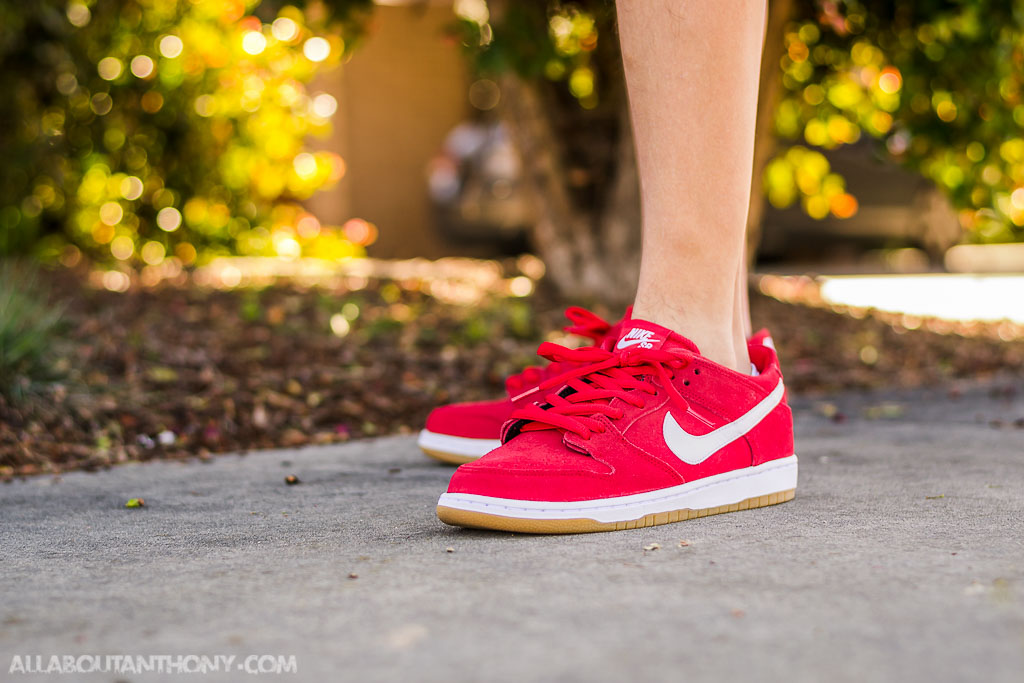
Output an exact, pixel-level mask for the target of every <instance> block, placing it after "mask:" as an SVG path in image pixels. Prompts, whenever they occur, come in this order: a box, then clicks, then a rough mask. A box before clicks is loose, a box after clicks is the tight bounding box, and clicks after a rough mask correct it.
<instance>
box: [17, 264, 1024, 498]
mask: <svg viewBox="0 0 1024 683" xmlns="http://www.w3.org/2000/svg"><path fill="white" fill-rule="evenodd" d="M54 288H55V290H56V295H57V296H58V298H60V299H63V300H65V301H66V302H67V306H68V312H67V330H66V340H65V346H66V348H63V349H62V355H63V356H64V358H65V359H66V360H65V363H66V365H67V366H68V368H69V370H68V373H67V376H66V378H65V379H64V380H63V381H62V382H61V383H60V384H57V385H53V386H48V387H44V388H42V389H40V390H39V391H38V393H36V394H35V395H34V396H32V397H31V398H29V399H28V400H27V401H24V402H22V403H19V404H18V405H11V404H9V403H7V402H5V401H4V399H2V398H0V479H7V480H9V479H11V478H12V477H15V476H23V475H30V474H38V473H43V472H60V471H66V470H71V469H96V468H101V467H106V466H109V465H111V464H114V463H119V462H125V461H132V460H149V459H153V458H186V457H196V456H198V457H200V458H208V457H210V456H211V454H213V453H217V452H224V451H236V452H237V451H245V450H248V449H254V448H269V447H275V446H300V445H305V444H324V443H334V442H340V441H346V440H349V439H354V438H361V437H368V436H378V435H382V434H393V433H410V432H413V431H415V430H417V429H419V428H420V426H421V425H422V424H423V420H424V418H425V417H426V415H427V413H428V412H429V411H430V409H431V408H433V407H434V406H436V405H438V404H440V403H445V402H448V401H456V400H472V399H480V398H488V397H494V396H497V395H500V394H501V393H502V391H503V381H504V377H505V376H506V375H507V374H509V373H511V372H514V371H517V370H518V369H520V368H521V367H522V366H523V365H524V364H526V363H529V362H536V357H535V356H534V355H533V352H534V350H535V349H536V346H537V343H538V342H539V341H540V340H542V339H544V338H545V337H546V335H547V334H548V333H550V332H551V331H552V330H557V329H558V328H559V327H560V326H561V325H562V324H563V321H562V319H561V310H562V306H561V303H560V302H558V301H557V300H556V299H555V297H553V296H551V295H550V294H549V293H545V292H544V291H543V289H542V290H541V291H540V293H536V294H533V295H531V296H530V297H526V298H499V297H492V298H490V299H488V300H485V301H484V303H482V304H479V305H475V306H463V305H455V304H450V303H444V302H442V301H440V300H438V299H436V298H434V297H433V296H431V295H430V294H429V288H428V287H426V286H419V285H417V283H416V282H409V281H402V282H398V281H393V280H386V279H370V280H368V281H367V282H366V283H365V287H362V288H360V289H352V288H349V287H345V286H343V285H339V286H336V287H334V288H324V287H319V288H317V287H312V288H310V287H302V286H299V285H297V284H294V283H293V284H277V285H274V286H271V287H266V288H263V289H234V290H226V291H222V290H215V289H203V288H200V287H196V286H188V287H174V286H161V287H157V288H152V289H145V288H138V289H132V290H129V291H128V292H126V293H123V294H122V293H114V292H108V291H105V290H102V289H92V288H89V287H87V286H85V285H84V284H83V282H82V281H81V280H80V279H75V278H71V277H68V276H67V275H66V274H65V275H62V276H59V277H55V278H54ZM753 296H754V299H753V301H752V307H753V317H754V320H755V324H756V325H757V326H767V327H769V328H770V329H771V330H772V332H773V335H774V337H775V340H776V344H777V346H778V348H779V353H780V356H781V358H782V362H783V366H784V369H785V370H786V378H787V386H788V387H789V390H790V392H791V393H795V394H805V395H806V394H809V393H825V392H832V391H837V390H843V389H852V388H875V387H885V386H903V387H906V386H919V385H937V386H942V387H944V388H945V387H949V386H951V385H950V384H948V383H949V382H950V380H957V379H965V378H981V377H986V376H991V375H993V374H996V373H999V372H1006V371H1007V369H1010V371H1013V372H1019V371H1020V368H1021V367H1024V342H1022V341H1012V342H1006V341H1000V340H999V339H997V338H987V337H984V336H982V337H975V338H965V337H961V336H957V335H943V334H936V333H934V332H930V331H927V330H925V329H917V330H907V329H903V328H901V327H900V326H899V325H898V324H894V323H893V321H892V320H883V319H881V318H880V317H876V316H872V315H867V316H866V317H864V318H863V319H857V318H855V317H853V316H850V315H842V314H838V313H835V312H832V311H829V310H824V309H821V308H813V307H807V306H801V305H793V304H784V303H781V302H779V301H776V300H774V299H769V298H767V297H764V296H762V295H757V294H755V295H753ZM605 313H607V311H605ZM860 315H862V314H860ZM332 322H333V329H332ZM1018 376H1019V375H1018ZM1011 386H1012V385H1011Z"/></svg>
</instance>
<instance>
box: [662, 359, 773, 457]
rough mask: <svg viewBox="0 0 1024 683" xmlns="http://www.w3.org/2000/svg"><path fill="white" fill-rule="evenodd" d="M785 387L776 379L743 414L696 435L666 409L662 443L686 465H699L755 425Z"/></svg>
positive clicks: (768, 410)
mask: <svg viewBox="0 0 1024 683" xmlns="http://www.w3.org/2000/svg"><path fill="white" fill-rule="evenodd" d="M785 391H786V389H785V387H783V386H782V380H781V379H780V380H779V383H778V384H777V385H776V386H775V388H774V389H772V392H771V393H770V394H768V395H767V396H765V397H764V398H763V399H762V400H761V402H760V403H758V404H757V405H756V406H754V407H753V408H751V409H750V410H749V411H747V412H746V413H745V414H744V415H742V416H741V417H739V418H737V419H735V420H733V421H732V422H730V423H729V424H727V425H722V426H721V427H719V428H718V429H715V430H713V431H710V432H708V433H707V434H701V435H699V436H698V435H695V434H690V433H689V432H687V431H686V430H685V429H683V428H682V427H680V426H679V423H678V422H676V419H675V418H674V417H672V413H670V412H667V413H665V422H664V424H663V425H662V429H661V432H662V436H664V438H665V445H666V446H668V449H669V450H670V451H672V452H673V453H674V454H675V456H676V457H677V458H679V459H680V460H682V461H683V462H685V463H687V464H688V465H699V464H701V463H702V462H704V461H705V460H707V459H708V458H710V457H711V456H712V455H714V454H715V453H717V452H718V451H720V450H721V449H723V448H725V447H726V446H728V445H729V444H731V443H732V442H733V441H735V440H736V439H738V438H740V437H741V436H743V435H744V434H746V433H747V432H749V431H750V430H751V429H753V428H754V427H756V426H757V425H758V424H759V423H760V422H761V420H763V419H764V418H766V417H767V416H768V414H769V413H770V412H772V411H773V410H774V409H775V406H777V405H779V403H780V402H781V401H782V395H783V393H785Z"/></svg>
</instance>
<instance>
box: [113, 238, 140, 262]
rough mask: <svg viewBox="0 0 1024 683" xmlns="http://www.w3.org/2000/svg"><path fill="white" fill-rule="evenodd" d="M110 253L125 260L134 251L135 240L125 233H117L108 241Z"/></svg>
mask: <svg viewBox="0 0 1024 683" xmlns="http://www.w3.org/2000/svg"><path fill="white" fill-rule="evenodd" d="M110 253H111V254H113V256H114V258H116V259H117V260H119V261H126V260H128V259H130V258H131V257H132V254H134V253H135V242H133V241H132V238H131V237H128V236H127V235H119V236H117V237H115V238H114V240H113V241H112V242H111V243H110Z"/></svg>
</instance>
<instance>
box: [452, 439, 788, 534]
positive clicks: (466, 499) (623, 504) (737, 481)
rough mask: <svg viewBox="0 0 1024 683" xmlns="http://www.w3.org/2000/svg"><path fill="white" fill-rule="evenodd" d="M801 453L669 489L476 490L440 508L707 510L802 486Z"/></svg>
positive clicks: (545, 514)
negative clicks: (524, 494) (624, 492)
mask: <svg viewBox="0 0 1024 683" xmlns="http://www.w3.org/2000/svg"><path fill="white" fill-rule="evenodd" d="M796 479H797V461H796V456H795V455H791V456H789V457H788V458H779V459H777V460H770V461H768V462H766V463H763V464H761V465H757V466H754V467H744V468H743V469H739V470H732V471H731V472H723V473H721V474H715V475H712V476H710V477H705V478H703V479H698V480H696V481H691V482H687V483H686V484H680V485H679V486H673V487H671V488H667V489H659V490H657V491H649V492H647V493H637V494H633V495H630V496H618V497H616V498H601V499H598V500H578V501H570V502H565V503H560V502H552V501H535V500H516V499H511V498H493V497H491V496H480V495H476V494H473V493H443V494H441V498H440V500H438V501H437V504H438V505H439V506H444V507H448V508H454V509H456V510H466V511H467V512H481V513H484V514H489V515H498V516H501V517H516V518H519V519H581V518H582V519H593V520H595V521H597V522H628V521H630V520H634V519H640V518H641V517H643V516H645V515H650V514H656V513H659V512H672V511H675V510H703V509H705V508H712V507H719V506H721V505H733V504H735V503H740V502H743V501H744V500H747V499H748V498H754V497H757V496H766V495H770V494H772V493H781V492H783V491H789V490H790V489H795V488H796Z"/></svg>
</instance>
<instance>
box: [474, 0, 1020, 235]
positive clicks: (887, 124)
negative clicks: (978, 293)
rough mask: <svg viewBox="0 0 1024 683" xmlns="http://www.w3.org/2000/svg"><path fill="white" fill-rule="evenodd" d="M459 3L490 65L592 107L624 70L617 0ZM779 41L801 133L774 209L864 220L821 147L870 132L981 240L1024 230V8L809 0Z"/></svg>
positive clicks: (784, 153)
mask: <svg viewBox="0 0 1024 683" xmlns="http://www.w3.org/2000/svg"><path fill="white" fill-rule="evenodd" d="M456 5H457V7H458V6H460V5H462V6H464V11H462V12H461V13H460V16H461V23H460V26H461V27H462V32H461V35H462V40H463V43H464V44H465V45H466V47H467V49H468V51H469V52H470V54H471V55H472V57H473V61H474V64H475V65H476V67H477V68H478V69H479V70H480V71H481V72H483V73H489V72H491V73H493V72H496V71H501V70H513V71H515V72H516V73H518V74H519V75H521V76H523V77H524V78H532V79H549V80H553V81H564V82H565V83H566V85H567V89H568V90H569V92H571V93H572V94H573V95H574V96H575V97H576V98H577V99H578V101H579V103H580V104H581V105H583V106H584V107H592V106H594V105H595V103H596V102H597V101H598V96H602V97H607V96H608V95H607V94H606V93H607V90H608V87H607V86H608V84H609V83H611V82H613V81H614V79H615V77H616V76H617V75H618V74H616V73H614V71H615V70H616V69H618V65H617V62H616V60H612V59H606V58H600V59H599V58H597V55H598V53H600V52H602V51H607V50H608V49H610V48H609V46H611V49H614V48H615V43H616V41H615V40H614V39H610V38H611V37H612V36H613V35H614V32H613V29H612V26H613V14H614V7H613V4H612V3H611V2H605V1H603V0H581V1H580V2H560V1H558V0H549V1H548V2H545V3H514V2H506V1H502V0H491V2H490V3H487V4H485V3H483V2H482V0H462V1H460V2H457V3H456ZM481 5H483V7H484V9H483V10H481V9H480V7H481ZM488 6H489V7H490V8H491V10H490V11H487V7H488ZM492 15H493V16H492ZM598 36H600V40H599V39H598ZM768 40H784V41H785V47H786V54H785V56H784V57H783V59H782V61H781V64H780V68H781V69H782V71H783V75H782V77H783V84H784V88H785V96H784V97H783V99H782V102H781V104H780V105H779V108H778V110H777V115H776V125H777V131H778V133H779V134H780V136H781V137H782V138H784V139H787V140H790V141H793V142H794V143H795V142H796V141H797V140H799V143H798V144H792V145H791V146H787V147H784V148H783V149H782V150H781V151H780V153H779V154H778V156H777V157H776V158H775V159H774V160H773V161H772V162H771V163H770V164H769V165H768V167H767V168H766V169H765V180H766V182H765V190H766V192H767V194H768V199H769V201H771V202H772V204H774V205H776V206H780V207H782V206H789V205H791V204H793V203H795V202H800V204H801V206H802V207H803V209H804V210H805V211H806V212H807V213H808V214H809V215H810V216H812V217H815V218H824V217H825V216H827V215H829V214H831V215H834V216H837V217H840V218H845V217H848V216H851V215H853V214H854V213H855V212H856V211H857V208H858V207H857V200H856V199H855V198H854V197H853V196H851V195H850V194H849V193H848V192H847V191H846V184H845V181H844V179H843V178H842V177H841V176H839V175H838V174H836V173H834V172H832V170H831V168H830V167H829V163H828V160H827V159H826V157H825V156H824V155H823V154H822V153H821V151H820V150H828V149H832V148H835V147H837V146H839V145H844V144H850V143H853V142H856V141H858V140H859V139H861V137H862V135H863V134H867V135H868V136H870V137H872V138H877V139H878V140H880V141H881V143H882V144H881V145H879V151H880V153H881V154H883V155H885V156H887V157H888V158H890V159H892V160H895V161H896V162H898V163H901V164H904V165H905V166H907V167H908V168H911V169H913V170H915V171H917V172H919V173H921V174H923V175H924V176H926V177H928V178H930V179H932V180H933V181H934V182H935V183H936V184H937V185H938V187H939V188H941V189H942V190H943V191H944V192H945V193H946V195H947V196H948V197H949V198H950V200H951V201H952V203H953V205H954V207H956V208H957V209H958V210H959V211H960V220H961V223H962V225H963V226H964V228H965V229H966V230H967V231H968V236H969V239H972V240H975V241H983V242H999V241H1012V240H1021V239H1024V133H1022V129H1024V99H1022V95H1024V4H1021V3H1019V2H1010V1H1008V0H975V1H972V2H963V1H960V2H955V1H952V0H924V1H923V2H915V3H904V2H895V1H893V0H838V1H837V0H828V1H825V0H798V2H797V3H796V8H795V16H794V19H793V21H792V23H791V24H790V25H789V26H788V27H787V29H786V31H785V34H784V35H783V36H769V37H768ZM722 49H728V47H727V46H722Z"/></svg>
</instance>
